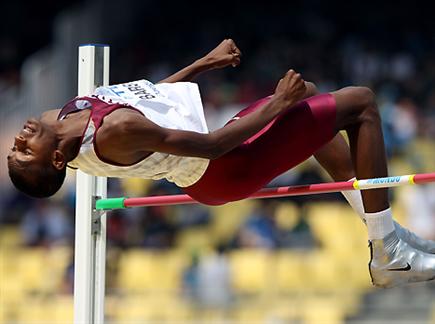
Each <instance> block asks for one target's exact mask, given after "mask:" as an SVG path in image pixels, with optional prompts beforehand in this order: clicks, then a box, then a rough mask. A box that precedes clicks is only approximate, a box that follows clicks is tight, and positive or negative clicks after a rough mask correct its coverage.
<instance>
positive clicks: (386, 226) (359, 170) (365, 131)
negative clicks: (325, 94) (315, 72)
mask: <svg viewBox="0 0 435 324" xmlns="http://www.w3.org/2000/svg"><path fill="white" fill-rule="evenodd" d="M333 96H334V98H335V100H336V107H337V114H336V127H337V129H344V130H346V131H347V133H348V136H349V141H350V151H351V156H352V162H353V165H354V168H355V171H356V172H355V173H356V176H357V178H359V179H366V178H377V177H385V176H387V162H386V155H385V149H384V142H383V135H382V129H381V123H380V117H379V112H378V110H377V107H376V103H375V98H374V95H373V93H372V92H371V91H370V90H369V89H367V88H345V89H342V90H339V91H337V92H334V93H333ZM363 201H364V208H365V211H366V213H365V217H366V221H367V228H368V234H369V240H370V251H371V260H370V263H369V269H370V274H371V276H372V280H373V283H374V284H375V285H378V286H382V287H391V286H395V285H398V284H403V283H407V282H417V281H428V280H433V279H434V278H435V256H434V255H431V254H428V253H424V252H421V251H419V250H416V249H414V248H413V247H411V246H410V245H408V244H407V243H406V242H405V241H404V240H402V239H400V238H399V237H398V235H397V233H396V231H395V229H394V223H393V220H392V214H391V210H390V209H389V203H388V190H387V189H378V190H366V191H364V192H363Z"/></svg>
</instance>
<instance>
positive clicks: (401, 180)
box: [95, 173, 435, 211]
mask: <svg viewBox="0 0 435 324" xmlns="http://www.w3.org/2000/svg"><path fill="white" fill-rule="evenodd" d="M429 182H435V173H421V174H412V175H403V176H396V177H386V178H374V179H366V180H354V181H345V182H330V183H318V184H310V185H301V186H292V187H278V188H265V189H262V190H260V191H258V192H256V193H254V194H253V195H251V196H250V197H249V199H258V198H273V197H275V198H278V197H287V196H298V195H312V194H321V193H329V192H339V191H348V190H368V189H379V188H389V187H396V186H401V185H406V184H424V183H429ZM194 203H197V201H195V200H194V199H192V198H191V197H189V196H188V195H166V196H148V197H138V198H126V197H120V198H107V199H99V200H97V202H96V205H95V209H96V210H99V211H104V210H113V209H122V208H129V207H145V206H162V205H182V204H194Z"/></svg>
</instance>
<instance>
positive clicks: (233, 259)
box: [229, 249, 273, 294]
mask: <svg viewBox="0 0 435 324" xmlns="http://www.w3.org/2000/svg"><path fill="white" fill-rule="evenodd" d="M229 261H230V266H231V274H232V284H233V287H234V289H235V292H236V293H241V294H255V293H261V292H264V291H266V290H268V289H270V288H271V282H272V280H273V272H272V271H273V267H272V262H271V261H273V258H272V254H271V252H268V251H265V250H258V249H242V250H235V251H233V252H231V253H230V254H229Z"/></svg>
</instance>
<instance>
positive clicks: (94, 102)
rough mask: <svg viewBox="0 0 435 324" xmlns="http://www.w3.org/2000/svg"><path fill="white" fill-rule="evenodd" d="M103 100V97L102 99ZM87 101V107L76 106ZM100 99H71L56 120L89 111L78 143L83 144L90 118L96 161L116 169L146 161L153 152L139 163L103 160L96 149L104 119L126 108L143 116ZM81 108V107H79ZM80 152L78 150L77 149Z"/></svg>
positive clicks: (92, 97)
mask: <svg viewBox="0 0 435 324" xmlns="http://www.w3.org/2000/svg"><path fill="white" fill-rule="evenodd" d="M102 98H103V100H104V97H102ZM79 100H81V101H85V102H86V101H87V102H89V105H87V104H86V103H83V102H81V105H78V104H77V101H79ZM103 100H101V99H99V98H98V97H97V96H91V97H76V98H74V99H72V100H71V101H69V102H68V103H67V104H66V105H65V106H64V107H63V108H62V109H61V110H60V112H59V115H58V117H57V119H58V120H60V119H63V118H65V117H66V116H67V115H69V114H73V113H76V112H78V111H81V110H84V109H91V113H90V115H89V119H88V122H87V123H86V127H85V128H84V130H83V133H82V136H81V139H80V143H82V142H83V138H84V136H85V134H86V130H87V129H88V127H89V122H90V120H91V118H92V121H93V123H94V126H95V132H94V135H93V146H94V151H95V154H96V155H97V157H98V159H100V160H101V161H103V162H104V163H107V164H111V165H115V166H118V167H128V166H132V165H135V164H137V163H139V162H141V161H143V160H144V159H146V158H147V157H149V156H150V155H151V154H153V153H154V152H150V153H149V154H148V155H146V156H145V157H143V158H141V159H140V160H139V161H136V162H134V163H131V164H120V163H117V162H114V161H111V160H108V159H106V158H104V157H103V156H102V155H101V154H100V152H99V150H98V147H97V132H98V130H99V129H100V127H101V125H102V124H103V121H104V117H106V116H107V115H109V114H111V113H112V112H114V111H115V110H117V109H121V108H126V109H132V110H135V111H137V112H139V113H140V114H141V115H142V116H144V114H143V113H142V112H141V111H140V110H139V109H137V108H134V107H132V106H129V105H127V104H120V103H110V102H109V103H107V102H105V101H103ZM79 106H82V107H79ZM79 150H80V148H79ZM78 154H79V152H77V154H76V155H75V156H77V155H78Z"/></svg>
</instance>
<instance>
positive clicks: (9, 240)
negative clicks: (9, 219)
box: [0, 225, 23, 249]
mask: <svg viewBox="0 0 435 324" xmlns="http://www.w3.org/2000/svg"><path fill="white" fill-rule="evenodd" d="M22 243H23V242H22V236H21V231H20V228H19V227H18V226H16V225H2V226H1V227H0V249H9V248H12V247H19V246H21V244H22Z"/></svg>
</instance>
